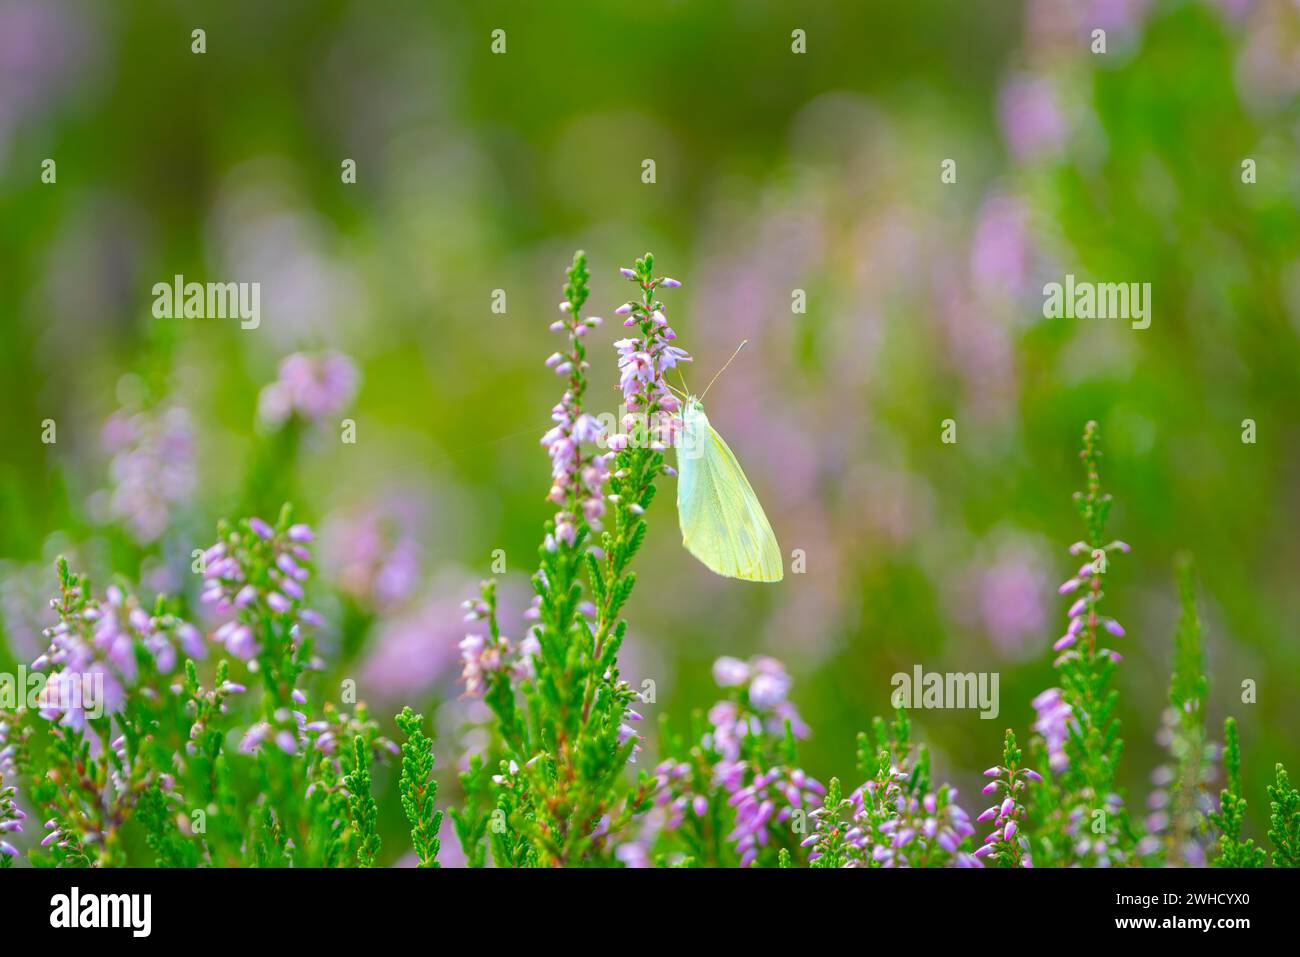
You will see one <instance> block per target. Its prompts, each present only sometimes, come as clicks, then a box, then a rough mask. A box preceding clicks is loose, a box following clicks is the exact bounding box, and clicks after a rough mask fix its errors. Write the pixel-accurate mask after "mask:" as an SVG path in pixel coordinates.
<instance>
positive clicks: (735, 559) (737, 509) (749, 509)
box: [677, 342, 785, 582]
mask: <svg viewBox="0 0 1300 957" xmlns="http://www.w3.org/2000/svg"><path fill="white" fill-rule="evenodd" d="M740 345H741V347H742V348H743V347H744V345H745V343H743V342H742V343H741V344H740ZM736 352H737V353H739V352H740V349H737V350H736ZM731 358H732V359H734V358H735V355H732V357H731ZM730 364H731V360H728V361H727V365H730ZM726 367H727V366H726V365H724V366H723V367H722V368H723V370H725V369H726ZM721 374H722V372H721V371H719V372H718V375H721ZM717 378H718V376H716V375H715V376H714V377H713V381H714V382H716V381H717ZM684 384H685V383H683V385H684ZM712 385H713V382H710V383H709V386H710V387H711V386H712ZM704 391H705V392H706V393H707V392H708V391H709V390H708V389H707V388H706V389H705V390H704ZM701 399H702V397H699V398H697V397H696V396H694V395H684V404H683V407H682V434H681V436H680V439H679V441H678V445H677V475H678V479H677V517H678V520H679V521H680V523H681V527H682V545H684V546H685V547H686V550H687V551H688V552H690V553H691V554H692V555H694V556H695V557H696V558H698V559H699V560H700V561H701V562H703V563H704V564H705V566H707V567H708V568H709V570H710V571H713V572H716V573H717V574H719V575H723V576H725V577H727V578H739V579H742V580H744V581H751V582H779V581H780V580H781V579H782V578H784V577H785V567H784V564H783V563H782V561H781V547H780V546H779V545H778V544H777V543H776V535H775V534H773V532H772V525H771V523H769V522H768V520H767V515H766V514H764V512H763V506H762V505H761V504H759V501H758V496H757V495H755V494H754V489H753V487H752V486H750V484H749V479H747V478H746V477H745V470H744V469H742V468H741V467H740V463H739V462H738V461H736V456H735V454H734V453H733V452H732V451H731V448H730V447H729V446H728V445H727V443H726V442H724V441H723V439H722V436H721V435H719V434H718V432H717V430H716V429H715V428H713V426H712V425H710V424H709V417H708V416H707V415H705V414H704V403H703V402H702V400H701Z"/></svg>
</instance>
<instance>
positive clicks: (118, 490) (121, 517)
mask: <svg viewBox="0 0 1300 957" xmlns="http://www.w3.org/2000/svg"><path fill="white" fill-rule="evenodd" d="M103 443H104V447H105V449H106V451H107V452H108V453H109V454H110V455H111V456H112V461H111V462H110V463H109V476H110V478H111V479H112V490H111V491H110V492H108V493H106V494H101V495H100V496H97V498H96V499H94V500H92V503H91V504H92V508H95V509H99V508H103V509H104V510H105V512H106V517H108V518H112V519H114V520H116V521H119V522H121V523H122V524H123V525H124V526H125V527H126V529H127V531H128V532H129V533H130V535H131V537H132V538H134V539H135V541H136V542H138V543H140V544H148V543H149V542H153V541H157V540H158V539H159V538H161V537H162V535H163V533H164V532H165V531H166V530H167V524H168V522H169V521H170V519H171V514H172V510H173V508H175V507H176V506H177V505H180V504H182V503H185V502H187V501H189V499H190V498H191V497H192V495H193V492H194V487H195V484H196V481H197V468H196V465H195V442H194V429H193V425H192V423H191V421H190V416H189V413H188V412H187V411H186V410H185V409H184V408H183V407H182V406H179V405H175V404H164V405H161V406H157V407H154V408H150V409H145V410H141V411H136V412H132V411H129V410H127V409H122V410H119V411H118V412H116V413H114V415H113V416H112V417H111V418H110V419H109V420H108V422H107V423H106V424H105V426H104V431H103Z"/></svg>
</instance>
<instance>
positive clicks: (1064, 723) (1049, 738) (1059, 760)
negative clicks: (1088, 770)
mask: <svg viewBox="0 0 1300 957" xmlns="http://www.w3.org/2000/svg"><path fill="white" fill-rule="evenodd" d="M1032 703H1033V706H1034V710H1035V711H1036V712H1037V713H1038V718H1037V720H1036V721H1035V722H1034V730H1035V731H1037V732H1038V733H1039V734H1041V735H1042V736H1043V740H1044V741H1045V742H1046V743H1047V756H1048V763H1049V764H1050V765H1051V768H1052V770H1053V771H1063V770H1065V769H1066V768H1067V767H1069V766H1070V759H1069V758H1068V757H1067V756H1066V754H1065V740H1066V738H1067V737H1068V736H1069V731H1068V722H1069V721H1070V719H1071V715H1072V714H1073V712H1072V710H1071V708H1070V705H1069V704H1068V703H1067V702H1066V701H1065V698H1064V697H1063V695H1062V693H1061V689H1060V688H1048V689H1047V690H1046V691H1044V692H1043V693H1042V694H1040V695H1038V696H1037V697H1036V698H1034V700H1033V702H1032Z"/></svg>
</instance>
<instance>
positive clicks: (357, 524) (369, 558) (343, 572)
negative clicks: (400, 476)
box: [321, 496, 427, 610]
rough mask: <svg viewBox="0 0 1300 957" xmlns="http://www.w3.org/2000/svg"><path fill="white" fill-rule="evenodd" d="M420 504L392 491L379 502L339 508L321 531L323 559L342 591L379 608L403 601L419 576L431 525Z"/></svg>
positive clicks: (385, 607) (367, 604)
mask: <svg viewBox="0 0 1300 957" xmlns="http://www.w3.org/2000/svg"><path fill="white" fill-rule="evenodd" d="M422 512H423V509H422V508H421V507H420V504H419V503H418V502H417V501H416V500H414V499H411V498H407V497H404V496H396V497H394V496H389V497H387V498H385V500H384V501H383V502H382V503H381V504H378V505H375V506H371V507H366V508H362V509H354V510H349V511H345V512H339V513H335V514H333V515H331V516H330V517H329V518H327V519H326V520H325V522H324V524H323V526H322V531H321V563H322V566H323V568H324V569H325V573H326V575H327V576H328V577H329V578H330V579H332V580H333V581H334V582H335V583H336V584H337V585H338V587H339V589H340V590H341V591H343V592H344V593H345V594H347V595H348V596H350V597H351V598H352V599H353V600H355V601H357V602H358V603H360V604H362V605H366V606H368V607H372V608H375V609H378V610H387V609H391V608H392V607H393V606H395V605H400V604H401V603H402V602H404V601H405V600H406V599H407V598H408V597H410V595H411V594H412V593H413V592H414V591H415V589H416V587H417V586H418V585H419V581H420V571H421V560H422V557H423V549H422V548H421V547H420V544H419V533H420V531H421V530H422V529H423V528H424V527H425V526H426V525H427V522H425V521H424V520H423V518H424V516H423V514H422Z"/></svg>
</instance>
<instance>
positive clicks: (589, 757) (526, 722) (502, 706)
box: [460, 252, 667, 865]
mask: <svg viewBox="0 0 1300 957" xmlns="http://www.w3.org/2000/svg"><path fill="white" fill-rule="evenodd" d="M588 278H589V274H588V272H587V263H586V257H585V255H583V254H582V253H581V252H579V253H577V254H576V255H575V256H574V260H573V265H572V266H571V267H570V269H569V271H568V281H567V283H566V284H565V287H564V296H565V298H564V301H563V302H562V303H561V305H560V313H561V318H560V319H558V320H556V321H555V322H554V323H553V324H552V326H551V328H552V330H553V331H555V332H557V333H561V334H563V335H564V336H565V338H566V345H565V347H564V348H563V349H561V350H560V351H557V352H556V353H554V354H553V355H552V356H551V357H550V358H549V359H548V360H547V365H548V366H550V367H551V368H552V369H553V370H554V371H555V373H556V374H557V375H559V376H560V377H562V378H563V379H564V380H565V391H564V394H563V395H562V396H561V399H560V402H559V403H558V404H557V405H556V406H555V408H554V409H553V410H552V420H553V422H554V423H555V424H554V426H553V427H552V428H551V429H550V430H549V431H548V432H547V433H546V434H545V435H544V436H543V437H542V444H543V445H544V446H545V447H546V449H547V451H548V453H549V455H550V458H551V489H550V492H549V494H548V496H547V498H548V500H549V501H551V502H552V503H554V504H555V506H556V507H557V511H556V512H555V514H554V516H553V517H552V518H551V519H550V520H549V521H548V522H547V524H546V528H545V536H544V540H543V544H542V547H541V548H540V549H539V558H540V565H539V568H538V571H537V573H536V574H535V575H534V576H533V587H534V590H535V591H536V593H537V598H536V602H535V605H534V608H533V609H532V612H531V614H532V616H533V617H534V618H535V619H536V622H535V624H533V625H532V626H531V627H530V628H529V629H528V631H527V633H526V635H525V636H524V638H523V639H522V640H521V641H520V642H519V643H518V646H517V647H516V646H515V644H514V643H513V642H512V641H511V640H510V638H508V637H507V636H505V635H504V634H502V632H501V629H500V626H499V623H498V616H497V610H496V602H495V588H494V586H493V585H492V583H485V585H484V588H483V592H482V595H481V596H480V598H479V599H478V600H475V601H471V602H469V603H467V604H468V607H469V615H468V617H469V618H471V619H477V620H481V621H484V622H486V624H487V631H488V634H487V635H482V634H475V635H470V636H468V637H466V639H465V641H464V642H462V644H461V652H462V659H463V661H464V666H465V668H464V675H465V681H466V691H467V693H470V694H481V695H483V697H484V699H485V701H486V702H487V703H488V705H489V706H490V707H491V708H492V709H493V711H494V712H495V713H496V716H497V718H498V721H499V728H500V731H501V737H502V739H503V743H504V745H505V755H504V758H503V760H502V761H501V762H500V768H499V770H500V772H501V773H499V774H496V775H493V776H492V782H493V788H492V791H491V793H492V795H493V804H494V807H495V809H496V810H500V811H503V812H505V814H506V816H507V818H508V820H509V825H510V827H511V829H512V830H511V832H510V833H508V834H507V833H504V832H500V831H496V832H494V833H493V835H492V838H491V843H492V849H493V854H494V857H495V858H496V859H497V862H498V863H499V864H507V863H508V864H512V865H513V864H519V863H525V864H542V865H565V864H573V863H583V862H589V861H594V860H601V859H604V858H610V859H612V842H611V836H612V835H613V834H616V833H617V831H618V830H619V829H620V828H622V827H623V826H624V825H625V824H626V823H627V822H628V821H629V820H630V819H631V817H632V816H633V815H634V814H636V813H638V812H639V811H640V810H641V809H643V808H644V807H645V806H646V805H647V801H648V798H649V794H650V787H651V784H650V781H651V779H650V778H649V777H648V776H647V775H642V778H641V780H640V781H639V782H638V784H637V785H636V786H635V787H634V788H633V789H631V790H630V791H629V790H628V789H627V788H625V786H624V783H625V782H624V771H625V769H626V766H627V764H628V763H629V761H630V760H631V759H632V758H633V756H634V755H635V753H636V751H637V749H638V747H639V745H638V740H639V739H638V737H637V735H636V734H635V733H633V732H632V730H631V726H630V725H629V723H628V722H629V721H630V720H636V719H638V718H639V717H640V715H638V714H637V713H636V712H635V711H633V710H632V709H631V708H630V705H631V703H632V702H633V701H634V699H636V697H637V696H636V694H635V693H634V692H633V691H632V690H631V689H630V688H629V687H628V686H627V684H626V683H625V682H622V681H620V680H619V676H618V669H617V665H616V662H615V654H616V652H617V649H618V644H619V641H621V639H622V635H623V627H618V626H617V625H616V622H617V615H618V609H619V608H620V607H621V606H622V603H623V602H624V601H626V599H627V595H628V594H629V593H630V592H631V589H632V584H633V581H634V579H633V578H632V576H631V575H630V574H627V573H626V565H627V562H628V561H629V560H630V559H631V557H632V555H633V554H634V553H635V551H636V548H637V547H638V546H639V545H640V542H641V540H642V539H643V538H644V534H645V528H644V523H642V522H640V517H639V516H640V514H641V513H642V512H643V511H644V505H645V504H648V502H649V498H650V496H651V495H653V489H649V488H648V486H649V480H650V478H652V477H653V475H654V474H655V471H654V470H655V469H657V468H658V467H659V466H660V465H661V464H662V456H660V458H659V460H658V461H657V462H655V463H654V464H653V466H651V465H648V463H646V462H644V461H638V464H637V476H638V477H639V478H640V479H641V480H643V481H644V483H645V485H646V486H647V489H643V490H642V491H641V493H640V495H639V496H638V499H637V501H636V502H635V503H623V502H622V501H621V498H620V496H618V495H612V496H610V497H609V499H608V501H609V502H612V503H614V504H615V518H614V521H615V525H614V527H613V529H612V530H611V531H609V532H604V534H603V537H602V547H601V548H600V549H599V550H598V551H597V550H593V548H592V546H591V539H592V534H593V532H595V533H600V532H603V524H602V523H603V520H604V519H605V518H606V511H607V504H606V502H607V500H606V497H605V484H606V482H607V480H608V478H609V471H610V462H611V460H612V459H613V458H614V456H615V451H614V450H615V449H621V450H626V444H625V443H621V442H611V443H608V445H607V448H605V449H602V448H601V447H600V445H599V444H598V440H600V439H602V438H603V430H602V428H601V425H600V423H599V422H598V421H597V419H596V418H595V417H594V416H592V415H590V414H589V413H587V412H586V411H585V409H584V408H583V397H584V396H585V394H586V391H587V368H588V363H587V359H586V355H587V352H586V346H585V341H584V340H585V338H586V337H587V335H588V334H589V333H590V331H591V330H592V329H594V328H596V327H597V326H598V325H599V324H600V320H599V319H597V318H587V317H584V316H583V315H582V308H583V306H584V304H585V303H586V300H587V298H588V289H587V280H588ZM646 281H647V283H651V285H650V288H651V289H653V288H654V285H657V282H655V281H652V280H650V279H648V278H647V280H646ZM651 301H653V299H651ZM664 391H665V392H666V391H667V389H666V387H665V388H664ZM624 477H626V476H624ZM619 481H620V482H621V481H622V478H620V479H619ZM632 505H635V510H633V508H632V507H631V506H632ZM633 514H635V515H636V516H637V523H635V524H634V523H633V522H632V521H631V519H630V516H631V515H633ZM584 573H585V574H586V584H587V587H588V588H589V589H590V591H591V595H590V598H587V597H585V596H584V588H583V575H584ZM521 697H522V707H521V702H520V700H519V699H520V698H521ZM485 773H486V766H484V767H483V771H481V772H476V777H475V785H476V786H475V789H474V790H475V791H477V790H478V788H477V777H478V775H480V774H485ZM481 810H483V809H479V811H481ZM478 813H479V812H478V811H476V812H467V814H466V816H465V817H463V818H462V821H461V822H460V823H461V826H462V828H463V829H465V828H468V829H469V830H471V831H473V830H476V828H469V826H468V822H470V821H471V820H480V819H481V818H479V817H472V816H471V815H472V814H474V815H476V814H478ZM468 856H469V857H470V858H471V859H474V858H475V852H474V851H473V850H472V849H471V850H470V851H469V852H468Z"/></svg>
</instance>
